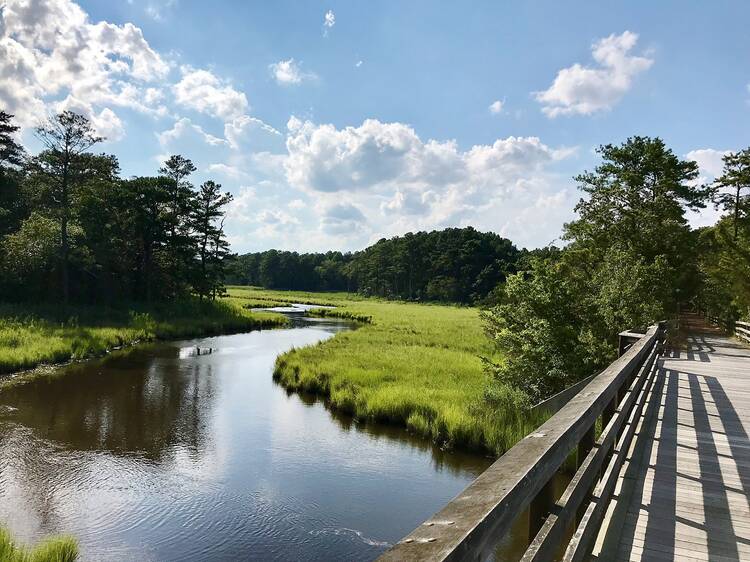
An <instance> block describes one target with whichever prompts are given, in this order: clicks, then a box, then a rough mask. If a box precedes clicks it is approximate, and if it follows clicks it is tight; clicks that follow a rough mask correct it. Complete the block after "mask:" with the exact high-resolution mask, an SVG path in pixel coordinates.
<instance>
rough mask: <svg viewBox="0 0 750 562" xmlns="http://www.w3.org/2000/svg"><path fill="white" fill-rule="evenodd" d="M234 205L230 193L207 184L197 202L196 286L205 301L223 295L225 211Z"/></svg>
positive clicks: (195, 218)
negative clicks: (227, 207) (206, 298)
mask: <svg viewBox="0 0 750 562" xmlns="http://www.w3.org/2000/svg"><path fill="white" fill-rule="evenodd" d="M231 201H232V195H231V194H230V193H222V192H221V184H218V183H216V182H213V181H210V180H209V181H207V182H204V183H203V184H202V185H201V187H200V191H199V192H198V195H197V196H196V198H195V204H194V209H193V217H192V218H193V228H194V230H195V233H196V237H197V240H198V268H199V270H198V274H197V276H196V279H195V281H194V282H193V286H194V288H195V290H196V292H197V293H198V295H199V296H200V298H201V299H202V298H203V297H205V296H208V295H212V296H213V297H214V298H215V296H216V293H217V292H220V289H221V287H223V281H224V259H225V258H226V257H227V256H228V255H229V244H228V243H227V241H226V239H225V238H224V220H223V218H222V217H223V215H224V212H223V210H222V209H223V208H224V207H225V206H226V205H228V204H229V203H230V202H231Z"/></svg>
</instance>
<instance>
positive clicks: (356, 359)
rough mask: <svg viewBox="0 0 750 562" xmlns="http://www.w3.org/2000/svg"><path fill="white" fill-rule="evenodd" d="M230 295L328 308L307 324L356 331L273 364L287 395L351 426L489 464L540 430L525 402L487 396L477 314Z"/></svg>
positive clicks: (508, 395) (235, 291)
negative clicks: (428, 442) (384, 426)
mask: <svg viewBox="0 0 750 562" xmlns="http://www.w3.org/2000/svg"><path fill="white" fill-rule="evenodd" d="M229 294H230V297H231V298H232V299H233V300H237V301H245V302H246V303H248V304H250V303H252V306H253V307H257V306H266V305H267V306H274V305H283V304H289V303H293V302H299V303H307V304H320V305H329V306H335V307H336V308H335V309H317V310H313V311H312V314H315V315H319V316H333V317H340V318H344V319H352V320H355V321H358V322H360V326H359V328H358V329H356V330H354V331H351V332H343V333H340V334H337V335H336V336H335V337H333V338H331V339H329V340H327V341H325V342H322V343H319V344H317V345H314V346H309V347H303V348H299V349H294V350H291V351H289V352H287V353H285V354H283V355H281V356H279V358H278V360H277V362H276V369H275V373H274V377H275V378H276V380H277V381H278V382H279V383H280V384H282V385H283V386H284V387H286V388H288V389H290V390H302V391H307V392H313V393H317V394H319V395H321V396H324V397H325V398H326V399H327V400H328V403H329V405H330V406H331V407H332V408H335V409H337V410H340V411H343V412H347V413H350V414H352V415H353V416H355V417H356V418H359V419H362V420H375V421H379V422H387V423H393V424H398V425H402V426H405V427H406V428H408V429H409V430H410V431H412V432H414V433H416V434H419V435H422V436H424V437H428V438H430V439H433V440H434V441H436V442H438V443H439V444H441V445H443V446H447V447H452V446H456V447H461V448H466V449H473V450H479V451H483V452H489V453H491V454H495V455H499V454H502V453H503V452H504V451H506V450H507V449H508V448H510V447H511V446H512V445H513V444H514V443H516V442H517V441H518V440H519V439H521V438H522V437H523V436H525V435H526V434H528V433H529V432H530V431H531V430H532V429H533V428H534V427H536V426H537V425H538V424H539V423H540V421H541V420H539V419H531V418H530V417H529V416H528V415H527V413H526V412H527V408H528V403H527V401H526V399H525V397H524V395H522V394H521V393H518V392H516V391H513V390H511V389H510V388H508V389H501V390H500V391H497V390H495V392H494V393H493V395H492V396H491V397H487V396H485V389H486V388H487V382H488V381H487V378H486V375H485V373H484V370H483V368H482V357H493V355H492V354H493V350H492V347H491V346H490V345H489V341H488V339H487V337H486V336H485V334H484V333H483V330H482V324H481V322H480V320H479V311H478V310H477V309H476V308H471V307H460V306H447V305H432V304H414V303H403V302H393V301H385V300H380V299H372V298H363V297H359V296H356V295H351V294H347V293H307V292H294V291H271V290H264V289H254V288H249V287H230V289H229ZM264 303H266V304H264ZM493 358H494V359H497V357H493Z"/></svg>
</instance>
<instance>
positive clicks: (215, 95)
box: [172, 66, 249, 121]
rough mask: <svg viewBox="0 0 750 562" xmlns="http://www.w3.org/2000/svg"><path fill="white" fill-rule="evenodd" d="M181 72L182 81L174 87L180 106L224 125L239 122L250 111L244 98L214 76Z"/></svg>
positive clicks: (191, 70)
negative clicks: (226, 122) (203, 114)
mask: <svg viewBox="0 0 750 562" xmlns="http://www.w3.org/2000/svg"><path fill="white" fill-rule="evenodd" d="M180 71H181V73H182V79H181V80H180V81H179V82H178V83H177V84H175V85H174V86H173V87H172V90H173V92H174V96H175V101H176V102H177V103H178V104H180V105H182V106H184V107H186V108H189V109H193V110H195V111H198V112H200V113H205V114H207V115H211V116H213V117H217V118H219V119H223V120H224V121H231V120H232V119H237V118H238V117H241V116H242V115H244V114H245V113H246V112H247V110H248V109H249V104H248V102H247V97H246V96H245V94H244V93H243V92H240V91H238V90H235V89H234V88H233V87H232V86H230V85H229V84H228V83H227V82H226V81H224V80H221V79H220V78H219V77H218V76H216V75H215V74H213V73H212V72H210V71H208V70H202V69H195V68H192V67H190V66H183V67H181V68H180Z"/></svg>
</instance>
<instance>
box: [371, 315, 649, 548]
mask: <svg viewBox="0 0 750 562" xmlns="http://www.w3.org/2000/svg"><path fill="white" fill-rule="evenodd" d="M662 337H663V325H655V326H652V327H651V328H649V330H648V331H647V332H646V334H645V335H643V336H642V337H641V338H640V339H639V340H638V341H636V342H635V343H634V344H633V345H632V346H630V347H629V349H628V350H627V351H626V352H625V353H624V354H623V355H622V356H621V357H620V358H618V359H617V360H615V361H614V362H613V363H612V364H611V365H610V366H609V367H607V368H606V369H605V370H604V371H602V372H601V373H599V374H598V375H597V376H596V377H594V378H593V380H592V381H591V382H590V383H589V384H588V385H587V386H586V387H585V388H584V389H583V390H582V391H581V392H579V393H578V394H577V395H576V396H575V397H573V398H572V399H571V400H570V401H569V402H568V403H567V404H566V405H565V406H563V407H562V408H561V409H560V410H559V411H558V412H557V413H556V414H554V415H553V416H552V417H551V418H550V419H549V420H547V421H546V422H545V423H544V424H542V425H541V426H540V427H539V428H538V429H537V430H536V431H534V432H533V433H531V434H530V435H528V436H526V437H525V438H524V439H522V440H521V441H520V442H519V443H517V444H516V445H515V446H514V447H513V448H511V449H510V450H509V451H508V452H506V453H505V454H504V455H503V456H501V457H500V458H499V459H498V460H497V461H495V463H494V464H493V465H492V466H490V467H489V468H488V469H487V470H486V471H485V472H484V473H482V474H481V475H480V476H479V477H478V478H477V479H476V480H475V481H474V482H472V483H471V484H470V485H469V486H468V487H467V488H466V489H465V490H464V491H463V492H461V493H460V494H459V495H458V496H456V498H454V499H453V500H452V501H451V502H449V503H448V504H447V505H446V506H445V507H444V508H443V509H441V510H440V511H439V512H438V513H436V514H435V515H434V516H433V517H431V518H430V519H428V520H427V521H425V522H424V523H423V524H422V525H420V526H419V527H417V528H416V529H415V530H414V531H412V532H411V533H410V534H409V535H408V536H406V537H405V538H404V539H402V540H401V541H399V542H398V543H397V544H396V545H394V546H393V547H392V548H390V549H389V550H388V551H386V552H385V553H384V554H383V555H382V556H381V558H380V560H381V562H393V561H407V560H408V561H417V562H419V561H426V560H483V559H486V558H489V557H491V556H492V554H493V553H494V549H495V546H496V544H497V542H498V541H499V540H500V539H502V537H503V536H504V535H505V534H507V532H508V531H509V529H510V527H511V526H512V524H513V522H514V521H515V519H516V518H517V516H518V515H519V514H521V513H522V512H523V511H524V510H525V509H526V508H527V507H529V506H530V504H532V501H533V500H535V498H545V497H548V496H546V493H545V490H548V489H549V488H548V486H549V483H550V482H551V480H552V478H553V477H554V475H555V473H556V472H557V471H558V469H559V468H560V467H561V466H562V464H563V463H564V462H565V460H566V458H567V457H568V455H569V454H570V452H571V451H572V450H574V449H576V448H577V447H579V445H580V446H582V447H583V448H584V450H585V449H586V448H587V447H588V445H587V442H588V441H589V440H591V439H592V428H593V427H594V424H595V423H596V420H597V418H599V417H600V416H601V415H602V414H603V412H604V411H605V409H606V408H608V407H609V408H610V410H611V413H612V416H611V417H610V419H609V420H608V422H607V423H606V424H604V425H605V428H607V430H608V432H607V433H606V436H605V441H602V442H601V444H599V443H597V445H596V446H594V447H593V448H591V449H590V450H589V451H588V453H587V454H586V459H593V458H596V459H597V462H593V460H592V461H590V462H589V464H588V465H586V466H584V464H582V465H581V467H580V468H579V471H578V472H579V473H581V471H582V470H583V472H584V473H585V474H586V475H587V477H586V478H587V479H586V480H585V481H583V482H582V484H581V486H580V488H576V489H575V490H573V491H571V493H570V494H569V496H573V494H575V495H574V499H575V501H571V502H570V503H569V505H570V508H569V513H568V514H567V515H566V517H571V516H575V514H576V513H577V511H578V508H579V507H581V506H582V505H585V504H584V503H583V502H584V500H585V499H586V498H587V497H588V492H589V490H590V489H591V488H592V487H593V485H594V484H595V482H596V480H594V478H593V477H591V479H590V480H589V476H590V475H591V474H598V471H599V469H600V468H601V466H602V464H603V461H602V464H600V463H599V460H600V459H603V458H604V456H605V455H606V454H607V453H608V452H611V450H612V448H613V443H614V442H615V441H616V439H617V437H616V435H617V432H618V430H619V429H620V428H621V427H622V424H623V420H624V419H625V418H626V417H627V416H628V415H629V414H630V413H631V411H632V410H633V407H634V406H633V404H634V402H635V396H636V394H637V392H635V389H637V388H640V387H641V386H642V385H643V384H644V381H645V377H644V376H642V373H644V372H645V371H644V368H646V366H648V368H647V369H646V370H648V371H649V372H650V369H651V367H652V366H653V363H654V362H655V360H656V354H657V353H658V351H657V350H658V348H657V344H658V343H659V340H660V339H661V338H662ZM644 364H645V365H644ZM629 381H632V383H630V382H629ZM626 384H627V386H628V389H627V390H626V391H625V392H624V393H622V394H621V396H622V400H621V401H619V402H618V394H620V393H621V388H622V387H623V385H626ZM618 404H619V409H618ZM623 435H625V434H623ZM600 441H601V439H600ZM581 444H582V445H581ZM568 489H569V490H570V487H569V488H568ZM566 492H567V491H566ZM540 494H541V495H540ZM544 501H547V500H543V499H540V503H538V504H537V505H536V506H535V507H534V509H533V510H532V511H534V510H537V512H538V513H541V512H542V511H547V512H548V515H547V516H546V518H545V520H544V523H543V525H542V530H543V529H544V527H545V526H547V525H548V524H549V521H550V516H549V510H550V509H549V506H548V507H547V508H545V509H542V508H541V507H540V506H541V503H542V502H544ZM547 503H548V504H549V503H550V502H549V501H547ZM558 507H559V506H555V512H556V513H558V514H559V509H558ZM541 516H542V515H540V517H541ZM538 521H539V520H538V518H537V517H536V516H535V519H534V521H533V523H535V524H538Z"/></svg>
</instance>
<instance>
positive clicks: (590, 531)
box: [563, 361, 658, 562]
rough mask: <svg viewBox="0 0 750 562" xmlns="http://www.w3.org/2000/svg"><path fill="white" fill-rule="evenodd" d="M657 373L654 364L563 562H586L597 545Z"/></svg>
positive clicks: (615, 430)
mask: <svg viewBox="0 0 750 562" xmlns="http://www.w3.org/2000/svg"><path fill="white" fill-rule="evenodd" d="M657 370H658V366H657V365H656V364H655V361H652V362H651V363H650V364H648V371H649V374H648V379H647V380H648V382H647V384H646V385H645V386H644V387H643V389H641V390H640V392H639V395H638V400H637V402H636V405H635V407H634V408H633V409H632V410H631V411H630V412H629V414H628V421H627V424H626V425H625V427H624V431H623V432H621V433H620V435H619V440H618V442H617V446H616V447H615V450H614V454H613V455H612V457H611V458H610V460H609V464H608V466H607V469H606V470H605V472H604V475H603V476H602V479H601V482H600V483H599V484H598V485H597V487H596V489H595V490H594V494H593V496H594V498H593V500H592V501H591V502H590V503H589V506H588V507H587V509H586V512H585V513H584V515H583V517H582V518H581V521H580V523H579V524H578V527H577V528H576V531H575V533H574V534H573V537H572V538H571V540H570V542H569V543H568V548H567V550H566V552H565V555H564V557H563V560H564V561H566V562H577V561H581V560H585V559H587V558H588V556H589V554H590V553H591V549H592V548H593V545H594V541H595V540H596V537H597V535H598V534H599V528H600V524H601V521H602V519H603V517H604V513H605V510H606V508H607V505H608V503H609V499H610V498H611V496H612V492H613V491H614V488H615V484H616V483H617V478H618V477H619V475H620V469H621V467H622V464H623V461H624V460H625V453H626V452H627V451H628V449H629V448H630V443H631V441H632V439H633V435H634V434H635V429H636V427H637V425H638V422H639V420H640V418H641V412H642V411H643V406H644V404H645V403H646V398H647V396H648V395H649V393H650V392H651V387H652V384H653V381H654V376H655V373H656V372H657ZM613 432H614V433H615V434H617V433H619V432H618V431H617V429H615V428H613Z"/></svg>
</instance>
